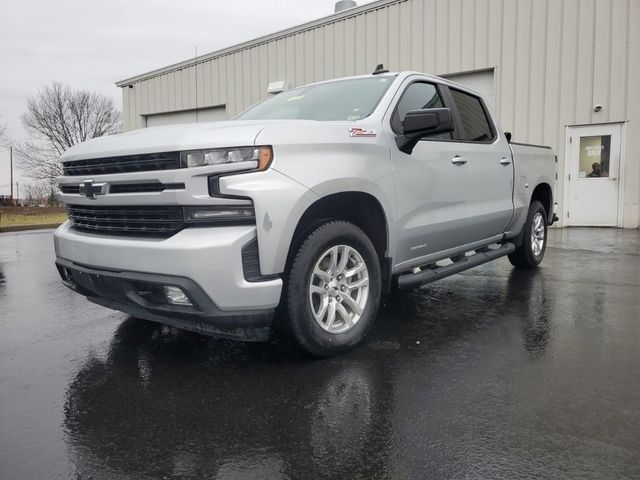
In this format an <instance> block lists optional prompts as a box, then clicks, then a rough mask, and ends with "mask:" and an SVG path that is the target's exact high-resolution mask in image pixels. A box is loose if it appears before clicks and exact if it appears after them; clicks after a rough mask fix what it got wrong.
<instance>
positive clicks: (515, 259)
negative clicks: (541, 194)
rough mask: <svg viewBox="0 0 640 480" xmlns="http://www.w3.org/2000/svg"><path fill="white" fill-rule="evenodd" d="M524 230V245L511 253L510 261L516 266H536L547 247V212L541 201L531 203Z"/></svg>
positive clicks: (527, 267)
mask: <svg viewBox="0 0 640 480" xmlns="http://www.w3.org/2000/svg"><path fill="white" fill-rule="evenodd" d="M523 230H524V232H523V236H522V245H520V246H519V247H517V248H516V250H515V251H514V252H513V253H512V254H511V255H509V261H510V262H511V265H513V266H514V267H516V268H521V269H529V268H536V267H537V266H538V265H540V262H542V258H543V257H544V252H545V251H546V249H547V212H546V211H545V209H544V207H543V206H542V204H541V203H540V202H539V201H537V200H534V201H533V202H531V205H529V213H528V214H527V220H526V221H525V224H524V227H523Z"/></svg>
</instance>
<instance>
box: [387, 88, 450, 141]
mask: <svg viewBox="0 0 640 480" xmlns="http://www.w3.org/2000/svg"><path fill="white" fill-rule="evenodd" d="M443 106H444V105H443V103H442V99H441V98H440V94H439V93H438V90H437V89H436V87H435V85H432V84H431V83H424V82H415V83H412V84H411V85H409V86H408V87H407V88H406V90H405V91H404V93H403V94H402V97H401V98H400V101H399V102H398V105H397V106H396V111H395V112H394V114H393V117H391V128H392V129H393V131H394V132H396V133H402V121H403V120H404V116H405V115H406V114H407V112H409V111H411V110H420V109H423V108H441V107H443ZM426 138H445V139H447V138H451V133H443V134H437V135H432V136H429V137H426Z"/></svg>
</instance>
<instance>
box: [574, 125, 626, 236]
mask: <svg viewBox="0 0 640 480" xmlns="http://www.w3.org/2000/svg"><path fill="white" fill-rule="evenodd" d="M621 129H622V126H621V125H620V124H610V125H588V126H583V127H569V128H568V129H567V135H568V136H569V142H568V147H567V162H568V165H569V175H568V176H567V182H568V184H567V192H568V215H567V224H568V225H582V226H598V227H615V226H616V225H617V224H618V198H619V189H620V147H621V145H620V136H621Z"/></svg>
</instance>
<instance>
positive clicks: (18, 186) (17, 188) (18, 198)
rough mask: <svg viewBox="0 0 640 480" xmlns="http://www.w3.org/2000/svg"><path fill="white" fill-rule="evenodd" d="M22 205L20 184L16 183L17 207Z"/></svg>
mask: <svg viewBox="0 0 640 480" xmlns="http://www.w3.org/2000/svg"><path fill="white" fill-rule="evenodd" d="M19 203H20V184H19V183H18V182H17V181H16V205H17V206H20V205H18V204H19Z"/></svg>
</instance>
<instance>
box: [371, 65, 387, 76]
mask: <svg viewBox="0 0 640 480" xmlns="http://www.w3.org/2000/svg"><path fill="white" fill-rule="evenodd" d="M381 73H389V70H386V69H385V68H384V65H383V64H381V63H379V64H378V66H377V67H376V69H375V70H374V72H373V75H380V74H381Z"/></svg>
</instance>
